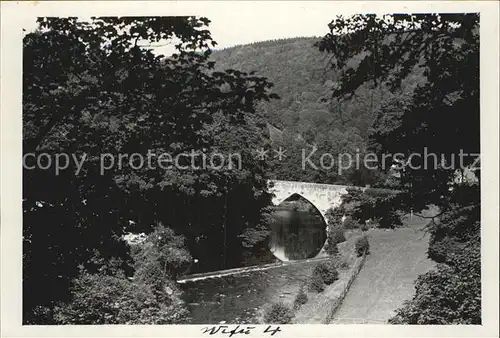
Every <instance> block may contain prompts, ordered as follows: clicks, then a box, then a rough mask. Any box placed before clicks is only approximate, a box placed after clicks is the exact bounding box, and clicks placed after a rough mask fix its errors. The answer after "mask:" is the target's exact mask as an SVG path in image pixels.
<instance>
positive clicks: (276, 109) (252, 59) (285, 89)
mask: <svg viewBox="0 0 500 338" xmlns="http://www.w3.org/2000/svg"><path fill="white" fill-rule="evenodd" d="M318 41H319V38H316V37H299V38H292V39H280V40H272V41H264V42H256V43H252V44H248V45H242V46H235V47H231V48H226V49H223V50H216V51H214V53H213V54H212V56H211V58H212V60H213V61H215V62H216V64H215V68H216V69H217V70H226V69H238V70H241V71H246V72H252V71H255V73H256V75H259V76H264V77H267V78H268V80H269V81H270V82H271V83H273V84H274V87H273V91H274V92H275V93H276V94H278V95H279V96H280V99H278V100H271V101H263V102H261V103H259V106H258V109H260V110H262V111H263V112H264V114H265V116H267V119H268V122H269V123H270V124H271V125H272V126H274V127H275V128H272V127H270V128H269V134H270V137H271V140H272V141H273V142H274V143H275V146H283V148H284V149H286V151H287V153H286V156H287V157H286V158H285V159H284V160H283V161H281V162H280V163H275V166H274V175H275V177H276V178H279V179H287V180H300V181H314V182H323V183H344V184H356V185H365V184H374V183H375V184H377V183H379V184H380V183H381V182H379V181H380V175H379V173H373V172H370V171H368V170H364V169H363V168H361V169H359V170H355V169H354V170H346V171H345V172H344V173H343V174H340V175H339V173H338V170H337V169H338V168H337V167H336V166H334V167H333V168H331V169H329V170H302V168H301V158H302V157H301V156H302V153H301V151H302V149H305V151H306V154H309V153H310V151H311V150H312V146H313V145H314V146H316V147H318V149H319V150H318V152H317V153H318V154H323V153H325V152H328V153H331V154H333V155H335V157H336V156H337V155H338V154H341V153H350V154H355V153H356V151H357V149H359V151H360V152H361V153H363V152H364V151H365V150H366V146H367V140H368V135H369V132H370V128H371V126H372V123H373V121H374V120H375V117H376V114H377V112H378V110H379V108H380V105H381V102H382V101H383V100H385V99H388V98H390V97H392V96H395V95H397V92H396V93H394V92H392V93H391V92H389V90H387V88H385V86H383V85H380V84H376V85H375V89H372V84H371V83H366V84H365V85H363V86H361V87H360V88H359V89H357V91H356V93H355V95H354V96H353V97H352V98H350V99H347V100H341V101H340V100H337V99H332V88H335V84H336V83H337V81H338V80H339V78H340V75H341V74H340V72H338V71H336V70H335V69H334V68H332V67H331V63H332V60H333V56H332V54H328V53H324V52H320V51H319V49H318V48H317V47H315V43H317V42H318ZM356 62H358V60H357V58H353V59H352V60H351V61H350V62H349V63H350V64H354V63H356ZM419 74H420V73H419V72H418V71H416V70H414V71H413V72H412V73H411V74H410V75H409V76H408V77H407V78H406V79H405V80H404V82H403V86H402V89H401V93H402V94H403V95H404V94H405V93H408V92H411V91H412V90H413V89H414V87H415V85H416V84H417V83H418V82H419V81H422V76H420V75H419ZM276 128H278V129H279V130H281V131H282V133H279V132H277V130H276ZM312 158H313V161H314V159H315V160H316V163H317V161H318V158H317V157H315V156H313V157H312ZM308 169H311V168H308ZM382 181H383V180H382ZM382 183H383V182H382Z"/></svg>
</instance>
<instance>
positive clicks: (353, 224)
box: [342, 216, 359, 229]
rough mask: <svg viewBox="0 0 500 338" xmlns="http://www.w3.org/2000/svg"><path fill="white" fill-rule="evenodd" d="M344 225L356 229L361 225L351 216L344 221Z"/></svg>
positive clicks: (345, 227)
mask: <svg viewBox="0 0 500 338" xmlns="http://www.w3.org/2000/svg"><path fill="white" fill-rule="evenodd" d="M342 227H343V228H344V229H356V228H358V227H359V223H358V222H356V221H354V220H353V219H352V217H351V216H347V217H346V218H345V220H344V222H342Z"/></svg>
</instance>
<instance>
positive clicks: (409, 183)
mask: <svg viewBox="0 0 500 338" xmlns="http://www.w3.org/2000/svg"><path fill="white" fill-rule="evenodd" d="M329 28H330V33H328V34H327V35H326V36H325V37H324V38H323V39H322V40H321V41H320V42H319V44H318V46H319V48H320V49H321V50H324V51H328V52H330V53H332V54H333V56H334V60H333V66H334V67H336V68H337V69H340V70H341V72H342V76H341V77H340V79H339V81H338V82H337V83H336V85H335V87H334V88H333V91H332V98H334V99H338V98H349V97H351V96H352V95H353V94H354V93H355V92H356V90H358V88H360V86H362V85H365V84H367V83H368V84H372V85H376V84H383V85H384V86H387V87H388V88H390V89H391V91H393V92H394V93H395V96H394V97H390V98H389V99H387V100H386V101H385V102H383V103H382V104H381V106H380V108H378V109H377V112H376V114H377V117H376V119H375V121H374V124H373V127H372V131H371V134H370V138H369V139H370V148H371V150H373V151H374V152H376V153H377V154H379V155H382V154H384V153H388V154H396V153H401V155H402V159H403V160H402V161H396V162H393V158H392V157H389V158H388V159H387V160H386V163H383V162H382V164H385V168H386V169H387V168H388V167H389V166H390V165H392V164H401V163H403V164H406V165H400V166H397V167H396V170H398V171H399V173H400V175H401V186H400V189H401V191H402V195H401V194H399V196H400V197H398V198H401V196H405V195H406V196H407V198H403V200H406V201H409V202H408V203H402V204H400V205H399V206H400V207H402V208H406V209H407V210H411V209H415V210H421V209H423V208H424V207H425V206H426V205H429V204H434V205H437V206H439V208H440V214H439V215H437V216H436V217H432V218H431V219H432V221H431V222H430V223H429V225H428V227H427V231H429V232H430V233H431V242H430V247H429V257H430V258H432V259H435V260H436V261H438V262H441V263H442V264H443V265H440V266H439V267H438V268H437V269H436V270H433V271H431V272H429V273H427V274H425V275H423V276H422V277H421V278H419V279H418V281H417V282H416V295H415V297H414V299H413V300H412V301H410V302H407V303H406V304H405V306H404V307H403V308H402V309H400V310H399V311H398V313H397V315H396V317H394V318H393V319H392V320H391V322H393V323H407V324H459V323H460V324H466V323H468V324H472V323H473V324H478V323H480V321H481V312H480V308H481V304H480V299H481V288H480V281H481V276H480V239H479V230H480V222H479V217H480V213H479V210H480V207H479V206H480V195H479V184H477V181H475V182H474V181H473V182H468V183H466V184H464V183H463V182H458V181H457V180H456V179H455V178H456V173H457V171H459V172H460V171H462V170H464V169H465V168H466V167H468V166H471V165H473V164H474V162H475V160H476V159H477V156H478V155H479V152H480V149H479V139H480V138H479V15H478V14H421V15H420V14H419V15H409V14H398V15H387V16H376V15H354V16H351V17H342V16H341V17H337V18H336V19H334V20H333V21H332V22H331V23H330V25H329ZM353 57H357V58H358V62H356V63H352V62H350V61H351V60H352V58H353ZM415 69H421V71H422V75H423V76H424V81H421V82H419V83H418V84H417V86H416V87H415V88H414V89H413V91H411V92H408V91H404V90H401V83H402V81H403V80H404V79H406V78H407V77H408V76H409V75H410V74H411V73H412V72H415ZM426 151H427V153H434V154H436V155H437V160H436V163H433V162H431V163H430V165H428V166H427V167H425V165H424V158H425V153H426ZM461 153H465V154H468V155H472V156H465V157H463V158H462V160H461V162H460V160H459V158H460V154H461ZM412 154H420V155H421V156H420V157H417V158H416V159H415V158H414V157H413V156H412ZM422 155H424V156H422ZM379 158H383V157H381V156H379ZM442 159H443V160H442ZM475 174H476V177H477V178H479V170H476V171H475ZM363 205H364V204H363ZM439 219H440V220H441V221H440V222H439Z"/></svg>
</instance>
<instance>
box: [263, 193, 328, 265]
mask: <svg viewBox="0 0 500 338" xmlns="http://www.w3.org/2000/svg"><path fill="white" fill-rule="evenodd" d="M325 228H326V224H325V222H324V220H323V217H322V216H321V213H320V212H319V211H318V210H317V209H316V208H315V207H314V206H313V205H312V204H311V203H310V202H309V201H308V200H307V199H305V198H304V197H302V196H300V195H298V194H294V195H292V196H290V197H289V198H288V199H286V200H285V201H284V202H283V203H281V204H280V205H279V206H277V207H276V210H275V212H274V217H273V223H272V232H271V245H270V246H271V251H272V252H273V254H274V255H275V256H276V257H278V258H279V259H281V260H284V261H287V260H298V259H307V258H312V257H314V256H316V255H317V254H318V253H319V251H320V250H321V248H322V247H323V244H324V243H325V240H326V230H325Z"/></svg>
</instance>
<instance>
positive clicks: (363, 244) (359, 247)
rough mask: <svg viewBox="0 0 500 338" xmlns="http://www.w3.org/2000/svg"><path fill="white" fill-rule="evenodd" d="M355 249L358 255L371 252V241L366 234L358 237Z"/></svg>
mask: <svg viewBox="0 0 500 338" xmlns="http://www.w3.org/2000/svg"><path fill="white" fill-rule="evenodd" d="M354 249H355V250H356V254H357V255H358V257H360V256H363V255H368V254H369V253H370V242H369V241H368V236H366V235H364V236H361V237H359V238H358V239H356V243H354Z"/></svg>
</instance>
